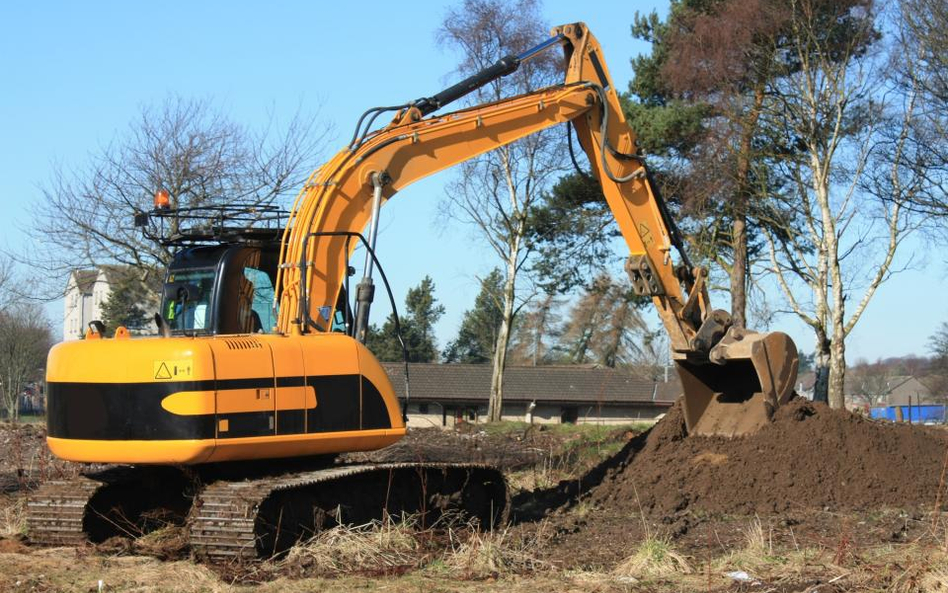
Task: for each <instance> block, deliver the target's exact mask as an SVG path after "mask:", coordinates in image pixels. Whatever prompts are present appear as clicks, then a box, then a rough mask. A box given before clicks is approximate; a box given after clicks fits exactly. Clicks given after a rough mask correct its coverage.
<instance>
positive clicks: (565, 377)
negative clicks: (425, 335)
mask: <svg viewBox="0 0 948 593" xmlns="http://www.w3.org/2000/svg"><path fill="white" fill-rule="evenodd" d="M382 366H383V367H384V368H385V371H386V372H387V373H388V376H389V378H390V379H391V381H392V385H393V386H394V388H395V392H396V393H397V394H398V396H399V397H404V395H405V365H404V363H393V362H386V363H382ZM408 372H409V377H410V379H411V385H410V389H411V398H412V399H415V400H422V401H426V400H427V401H445V400H453V401H478V402H480V401H483V402H486V401H487V398H488V396H489V394H490V380H491V365H489V364H437V363H411V364H409V371H408ZM673 375H674V377H673V380H670V381H669V382H668V383H664V382H655V381H652V380H649V379H643V378H641V377H637V376H635V375H632V374H630V373H629V372H628V371H623V370H619V369H610V368H590V367H581V366H530V367H507V369H506V372H505V374H504V399H505V401H517V402H531V401H543V402H564V403H569V402H577V403H609V404H651V405H661V406H669V405H671V404H672V403H673V402H674V401H675V399H677V398H678V395H679V394H680V392H681V384H680V383H679V382H678V377H677V374H673ZM670 379H672V378H671V377H670Z"/></svg>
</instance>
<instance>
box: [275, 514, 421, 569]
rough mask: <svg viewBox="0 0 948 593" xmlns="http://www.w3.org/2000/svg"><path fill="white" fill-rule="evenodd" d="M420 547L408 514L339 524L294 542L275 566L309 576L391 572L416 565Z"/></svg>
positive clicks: (413, 524) (417, 564)
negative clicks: (380, 519) (385, 519)
mask: <svg viewBox="0 0 948 593" xmlns="http://www.w3.org/2000/svg"><path fill="white" fill-rule="evenodd" d="M420 549H421V545H420V543H419V541H418V537H417V532H416V531H415V523H414V521H413V520H412V519H410V518H403V519H402V520H400V521H393V520H387V521H373V522H371V523H368V524H366V525H359V526H355V527H352V526H345V525H341V526H338V527H333V528H331V529H327V530H325V531H322V532H320V533H319V534H318V535H316V536H315V537H313V538H312V539H310V540H308V541H306V542H303V543H300V544H298V545H296V546H294V547H293V548H292V549H291V550H290V551H289V552H288V553H287V555H286V557H285V558H283V559H282V560H279V561H277V563H276V568H277V569H278V570H280V569H285V570H287V571H288V572H290V573H294V574H306V575H308V576H333V575H338V574H339V573H363V574H392V573H397V572H400V571H403V570H405V569H407V568H415V567H417V566H419V565H420V563H421V562H423V561H424V554H422V553H420Z"/></svg>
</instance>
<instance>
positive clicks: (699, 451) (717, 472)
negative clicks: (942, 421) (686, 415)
mask: <svg viewBox="0 0 948 593" xmlns="http://www.w3.org/2000/svg"><path fill="white" fill-rule="evenodd" d="M946 452H948V431H945V430H944V429H941V428H936V427H923V426H910V425H906V424H895V423H891V422H879V421H873V420H870V419H868V418H865V417H863V416H859V415H855V414H852V413H850V412H846V411H842V410H832V409H830V408H829V407H827V406H825V405H823V404H814V403H811V402H809V401H807V400H802V399H800V400H795V401H793V402H791V403H789V404H788V405H786V406H783V407H782V408H781V409H779V410H778V412H777V414H776V415H775V418H774V422H773V423H771V424H770V425H768V426H766V427H764V428H763V429H761V430H760V431H758V432H757V433H755V434H753V435H750V436H747V437H743V438H735V439H727V438H718V437H687V438H686V434H685V428H684V420H683V417H682V414H681V409H680V407H679V405H676V406H674V407H673V408H672V409H671V411H670V412H669V414H668V415H666V417H665V418H664V419H663V420H662V421H661V422H659V423H658V424H657V425H656V426H655V427H654V428H653V429H652V430H651V431H649V432H648V433H646V434H644V435H641V436H640V437H638V438H637V439H636V440H635V441H633V442H632V443H630V445H629V446H628V447H626V449H625V450H624V451H623V452H622V453H620V455H624V456H625V458H624V459H623V460H622V462H621V464H619V465H618V467H616V468H615V470H613V471H611V472H609V475H607V476H605V477H604V479H603V480H602V482H601V483H600V484H599V485H598V486H597V487H596V488H594V489H593V490H592V492H591V493H590V496H591V498H592V501H593V502H595V503H597V504H599V505H601V506H603V507H607V508H612V509H615V510H620V511H621V510H628V511H631V512H637V511H638V510H639V505H641V508H642V510H644V511H645V512H646V513H648V514H652V515H660V516H672V515H674V514H676V513H678V512H681V511H684V510H686V509H688V510H692V511H694V510H703V511H709V512H720V513H740V514H752V513H780V512H784V511H788V510H791V509H795V508H814V507H815V508H827V509H833V510H836V509H854V510H855V509H868V508H880V507H891V508H903V509H923V510H931V509H933V508H934V504H935V499H936V495H937V493H938V491H939V488H942V489H944V488H945V484H942V483H941V480H942V468H943V466H944V464H945V459H946ZM946 498H948V497H946V496H945V493H944V491H943V493H942V496H941V500H942V501H943V502H942V506H943V507H946V506H948V505H946V504H945V502H944V501H945V499H946Z"/></svg>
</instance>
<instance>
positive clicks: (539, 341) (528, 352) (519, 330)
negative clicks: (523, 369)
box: [510, 292, 561, 366]
mask: <svg viewBox="0 0 948 593" xmlns="http://www.w3.org/2000/svg"><path fill="white" fill-rule="evenodd" d="M560 304H561V302H560V300H559V299H558V298H557V297H556V293H554V292H546V293H545V294H544V295H543V296H542V297H541V298H539V299H535V300H534V301H533V302H532V303H531V304H530V305H529V306H528V307H527V308H526V309H524V310H522V311H521V312H520V315H519V316H518V321H517V323H516V324H515V325H514V334H513V338H511V340H510V362H511V364H515V365H521V366H537V365H541V364H549V363H550V362H553V351H552V350H553V349H552V344H551V343H550V340H555V339H556V338H557V337H558V336H559V331H558V329H557V326H558V325H559V323H560V315H559V313H558V312H557V309H558V308H559V306H560Z"/></svg>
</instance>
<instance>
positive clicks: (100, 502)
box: [26, 467, 190, 546]
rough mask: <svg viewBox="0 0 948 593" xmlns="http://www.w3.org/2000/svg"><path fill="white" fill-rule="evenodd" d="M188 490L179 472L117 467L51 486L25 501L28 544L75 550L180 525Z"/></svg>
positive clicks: (186, 504)
mask: <svg viewBox="0 0 948 593" xmlns="http://www.w3.org/2000/svg"><path fill="white" fill-rule="evenodd" d="M188 484H189V478H188V477H187V476H186V475H185V474H184V473H183V472H181V471H179V470H176V469H174V468H167V467H119V468H111V469H108V470H104V471H101V472H95V473H89V474H86V475H82V476H79V477H76V478H73V479H69V480H51V481H49V482H46V483H44V484H43V485H42V486H40V487H39V488H37V489H36V490H35V491H34V492H33V493H31V494H30V496H29V498H28V500H27V514H26V524H27V529H28V533H29V540H30V542H32V543H35V544H39V545H45V546H78V545H81V544H83V543H85V542H87V541H91V542H93V543H100V542H102V541H105V540H106V539H108V538H109V537H112V536H115V535H122V536H127V537H135V536H138V535H141V534H142V533H145V532H147V531H148V530H149V528H150V527H153V526H156V525H163V524H167V523H168V522H183V520H184V518H185V517H186V516H187V509H188V508H189V507H190V503H189V501H188V499H187V498H186V496H185V493H186V492H187V490H188ZM156 509H157V510H158V511H160V512H157V513H156V512H155V510H156Z"/></svg>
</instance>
